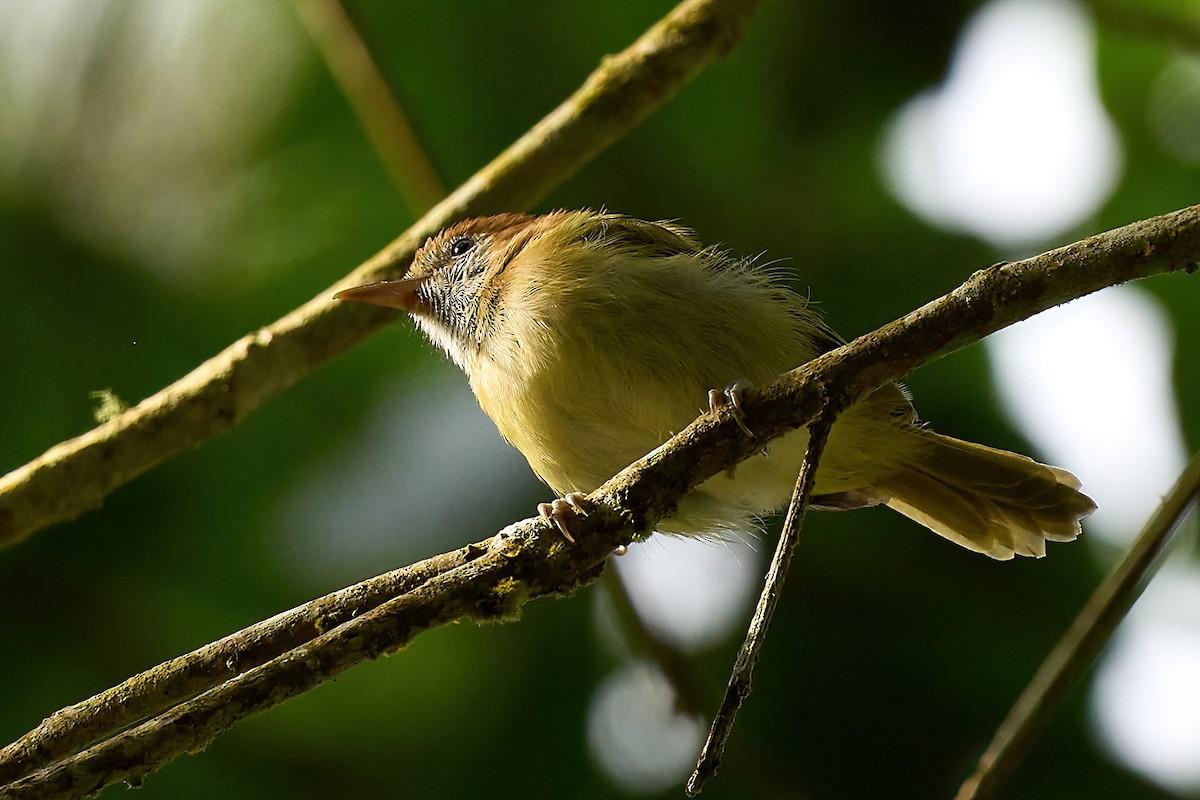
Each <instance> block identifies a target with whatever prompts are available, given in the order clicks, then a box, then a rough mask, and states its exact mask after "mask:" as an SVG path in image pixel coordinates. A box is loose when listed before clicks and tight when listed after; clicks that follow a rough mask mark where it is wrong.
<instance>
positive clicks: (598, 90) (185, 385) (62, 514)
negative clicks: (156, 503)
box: [0, 0, 763, 546]
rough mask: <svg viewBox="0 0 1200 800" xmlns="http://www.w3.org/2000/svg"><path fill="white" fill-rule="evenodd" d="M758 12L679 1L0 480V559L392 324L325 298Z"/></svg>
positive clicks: (557, 162) (518, 186)
mask: <svg viewBox="0 0 1200 800" xmlns="http://www.w3.org/2000/svg"><path fill="white" fill-rule="evenodd" d="M762 2H763V0H683V2H681V3H680V4H679V5H678V6H677V7H676V8H675V9H674V10H673V11H671V13H670V14H668V15H667V16H666V17H664V18H663V19H662V20H660V21H659V22H658V23H656V24H655V25H654V26H653V27H652V28H650V30H648V31H647V32H646V33H645V34H644V35H643V36H642V37H641V38H640V39H638V40H637V41H636V42H634V43H633V44H632V45H630V46H629V47H628V48H626V49H625V50H623V51H622V52H620V53H617V54H616V55H613V56H608V57H605V59H604V60H603V61H602V62H601V64H600V66H599V67H598V68H597V69H596V70H595V71H594V72H593V73H592V74H591V75H590V76H588V79H587V80H586V81H585V82H584V84H583V86H581V87H580V88H579V89H578V90H577V91H576V92H575V93H574V94H572V95H571V97H569V98H567V100H566V101H564V102H563V103H562V105H560V106H559V107H558V108H556V109H555V110H554V111H552V112H551V113H550V114H549V115H547V116H546V117H545V118H544V119H543V120H542V121H541V122H539V123H538V124H537V125H535V126H534V127H533V128H532V129H530V130H529V131H528V132H527V133H526V134H525V135H524V136H522V137H521V138H520V139H518V140H517V141H516V142H515V143H513V145H512V146H510V147H509V148H508V149H507V150H505V151H504V152H503V153H501V154H500V155H499V156H497V157H496V159H495V160H494V161H492V163H491V164H489V165H487V166H486V167H484V168H483V169H482V170H480V171H479V172H478V173H476V174H475V176H474V177H472V178H471V179H470V180H468V181H467V182H466V183H464V184H463V185H462V186H460V187H459V188H458V189H457V190H455V192H454V193H453V194H451V195H450V196H449V197H447V198H446V199H445V200H443V201H442V202H441V203H439V204H438V205H437V206H436V207H435V208H434V209H433V210H431V211H430V212H429V213H428V214H426V215H425V216H424V217H422V218H421V220H420V221H419V222H417V223H416V224H415V225H414V226H413V227H411V228H409V230H408V231H406V232H405V233H404V234H402V235H401V236H400V237H399V238H398V239H396V240H395V241H393V242H392V243H391V244H389V245H387V246H386V247H385V248H383V249H382V250H380V251H379V252H378V253H376V254H375V255H374V256H373V257H371V258H370V259H368V260H367V261H366V262H365V263H364V264H362V265H361V266H359V267H358V268H357V269H355V270H354V271H353V272H351V273H350V274H349V275H347V276H346V277H345V278H344V279H343V280H341V281H339V282H338V283H337V284H336V285H335V286H333V287H331V288H329V289H326V290H324V291H322V292H321V293H320V294H318V295H317V296H316V297H315V298H313V299H312V300H310V301H309V302H307V303H305V304H304V305H302V306H301V307H299V308H297V309H295V310H294V311H292V312H291V313H290V314H288V315H287V316H285V317H283V318H282V319H280V320H278V321H276V322H274V323H272V324H270V325H268V326H266V327H264V328H261V329H260V330H258V331H256V332H254V333H252V334H249V335H247V336H245V337H243V338H241V339H239V340H238V341H236V342H234V343H233V344H232V345H230V346H229V347H228V348H226V349H225V350H224V351H223V352H221V353H220V354H218V355H216V356H214V357H213V358H211V359H209V360H208V361H207V362H205V363H204V364H201V365H200V366H199V367H197V368H196V369H195V370H193V371H192V372H191V373H189V374H188V375H186V376H184V377H183V378H181V379H180V380H178V381H176V382H175V383H174V384H172V385H170V386H168V387H167V388H165V389H163V390H162V391H160V392H158V393H157V394H154V395H152V396H151V397H149V398H147V399H145V400H143V401H142V402H141V403H139V404H138V405H136V406H135V407H133V408H131V409H129V410H128V411H126V412H125V413H124V414H122V415H120V416H119V417H117V418H116V419H114V420H112V421H110V422H107V423H105V424H103V425H100V426H98V427H96V428H94V429H92V430H91V431H88V432H87V433H85V434H83V435H82V436H78V437H76V438H74V439H70V440H68V441H65V442H62V443H61V444H58V445H55V446H54V447H52V448H50V449H49V450H47V451H46V452H45V453H43V454H42V455H41V456H39V457H38V458H36V459H34V460H33V461H31V462H30V463H28V464H26V465H25V466H23V467H20V468H18V469H16V470H13V471H12V472H10V473H9V474H8V475H6V476H4V477H3V478H0V546H4V545H9V544H13V543H15V542H19V541H21V540H22V539H24V538H25V537H27V536H29V535H30V534H32V533H33V532H34V531H37V530H39V529H41V528H44V527H46V526H47V525H51V524H54V523H56V522H62V521H64V520H69V519H73V518H75V517H77V516H79V515H80V514H82V513H83V512H85V511H89V510H91V509H93V508H97V507H99V506H100V505H101V504H102V503H103V501H104V498H105V497H106V496H107V495H108V494H109V493H110V492H112V491H113V490H115V489H116V488H118V487H120V486H122V485H124V484H126V483H128V482H129V481H131V480H133V479H134V478H136V477H138V476H139V475H141V474H142V473H144V472H146V471H147V470H149V469H151V468H152V467H154V466H156V465H158V464H160V463H162V462H163V461H165V460H167V459H168V458H171V457H173V456H175V455H176V454H178V453H180V452H181V451H183V450H186V449H187V448H189V447H194V446H196V445H198V444H200V443H201V442H204V441H207V440H208V439H211V438H213V437H214V436H217V435H219V434H221V433H224V432H226V431H228V430H230V429H231V428H233V427H235V426H237V425H238V424H239V423H240V422H241V421H242V420H243V419H245V417H246V416H247V415H248V414H250V413H251V412H252V411H254V410H255V409H257V408H258V407H259V406H261V405H262V404H263V403H265V402H266V401H267V400H269V399H270V398H271V397H273V396H274V395H276V394H278V393H279V392H281V391H283V390H284V389H286V388H288V387H289V386H291V385H292V384H294V383H296V382H297V381H299V380H300V379H301V378H303V377H304V376H305V375H307V374H308V373H310V372H312V371H313V370H314V369H315V368H316V367H317V366H319V365H320V364H322V363H324V362H325V361H327V360H328V359H329V358H331V357H333V356H335V355H337V354H338V353H340V352H342V351H343V350H346V349H347V348H349V347H351V346H353V345H355V344H357V343H359V342H361V341H362V340H363V339H365V338H367V337H368V336H370V335H371V334H373V333H375V332H376V331H378V330H379V329H380V328H382V327H383V326H384V325H386V324H388V323H389V322H392V321H394V320H395V319H396V318H397V314H396V313H395V312H393V311H389V310H386V309H381V308H375V307H373V306H368V305H363V304H360V303H336V302H334V301H333V300H332V297H333V294H334V292H335V291H336V290H338V289H343V288H346V287H348V286H355V285H358V284H363V283H371V282H373V281H376V280H380V279H383V278H387V277H396V276H397V275H398V274H399V273H402V272H403V271H404V269H405V267H406V266H407V264H408V262H409V261H410V260H411V259H412V255H413V252H414V251H415V250H416V248H417V247H418V246H419V245H420V244H421V243H422V242H423V241H424V240H425V239H426V238H427V237H429V236H430V235H432V234H433V233H436V232H437V231H438V230H440V229H441V228H443V227H445V226H446V225H447V224H448V223H450V222H453V221H455V220H458V219H462V218H464V217H467V216H472V215H477V214H490V213H495V212H498V211H513V210H517V209H522V208H528V207H529V206H530V205H531V204H533V203H535V202H537V201H538V200H540V199H541V198H543V197H545V196H546V193H547V192H549V191H550V190H551V189H552V188H554V187H555V186H557V185H559V184H560V183H562V182H563V181H564V180H566V179H567V178H568V177H570V176H571V175H572V174H574V173H575V172H576V171H577V170H578V169H580V168H581V167H582V166H583V165H584V164H586V163H587V162H588V161H590V160H591V159H592V158H594V157H595V156H596V155H597V154H599V153H600V152H601V151H602V150H604V149H605V148H606V147H608V146H609V145H610V144H612V143H613V142H614V141H616V140H617V139H619V138H621V137H622V136H624V135H625V134H626V133H628V132H629V130H631V129H632V128H633V127H634V126H635V125H637V124H638V123H639V122H641V121H642V120H643V119H645V117H646V116H648V115H649V114H650V113H651V112H653V111H654V110H655V109H657V108H658V107H659V106H660V105H662V104H663V103H664V102H666V100H667V99H668V98H670V97H671V96H672V95H673V94H674V93H675V92H676V91H678V89H679V88H680V87H681V86H682V85H683V84H685V83H686V82H687V81H688V80H690V79H691V78H692V77H693V76H695V75H696V74H697V73H698V72H699V71H700V70H701V69H703V68H704V67H705V66H706V65H708V64H709V63H710V62H712V61H713V60H714V59H716V58H718V57H720V56H722V55H724V54H725V53H727V52H728V51H729V50H730V49H732V48H733V46H734V45H736V44H737V43H738V42H739V41H740V40H741V38H742V36H743V34H744V33H745V30H746V28H747V26H748V25H749V23H750V18H751V17H752V16H753V14H754V12H755V11H756V10H757V9H758V7H759V6H760V5H761V4H762Z"/></svg>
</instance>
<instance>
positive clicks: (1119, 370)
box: [987, 286, 1184, 547]
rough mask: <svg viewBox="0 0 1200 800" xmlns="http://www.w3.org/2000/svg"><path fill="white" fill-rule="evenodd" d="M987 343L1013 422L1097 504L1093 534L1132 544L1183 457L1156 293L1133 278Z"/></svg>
mask: <svg viewBox="0 0 1200 800" xmlns="http://www.w3.org/2000/svg"><path fill="white" fill-rule="evenodd" d="M987 346H988V356H989V358H990V359H991V362H992V368H993V369H994V370H995V372H996V377H997V381H996V385H997V391H999V393H1000V399H1001V401H1002V402H1003V404H1004V406H1005V408H1007V409H1008V411H1009V414H1010V415H1011V416H1012V417H1013V421H1014V422H1015V423H1016V425H1017V427H1018V428H1020V429H1021V430H1022V431H1024V432H1025V433H1026V434H1027V435H1028V436H1029V437H1030V439H1031V440H1033V441H1034V442H1035V443H1036V444H1037V445H1038V449H1039V452H1040V454H1041V455H1042V457H1043V458H1045V459H1047V460H1049V461H1051V462H1053V463H1055V464H1061V465H1064V466H1066V467H1068V468H1069V469H1070V470H1071V471H1072V472H1074V473H1075V474H1076V475H1077V476H1078V477H1079V479H1080V480H1082V481H1083V486H1084V489H1085V491H1087V493H1088V494H1089V495H1090V496H1091V497H1092V499H1094V500H1095V501H1096V503H1097V504H1098V505H1099V506H1100V507H1099V508H1098V509H1097V510H1096V513H1095V514H1093V515H1092V516H1091V517H1090V518H1089V519H1088V521H1087V523H1086V524H1087V532H1088V534H1089V536H1091V535H1099V536H1101V537H1103V538H1104V539H1106V540H1107V541H1108V542H1109V543H1111V544H1112V545H1114V546H1117V547H1124V546H1125V545H1127V544H1128V543H1129V541H1130V540H1131V539H1132V538H1133V536H1134V534H1136V533H1137V531H1138V529H1139V528H1140V527H1141V526H1142V523H1143V522H1145V520H1146V518H1147V517H1148V516H1150V512H1151V511H1153V510H1154V507H1155V506H1156V505H1157V504H1158V501H1159V498H1160V497H1161V496H1162V494H1163V493H1164V492H1166V491H1167V489H1169V488H1170V487H1171V484H1172V483H1174V481H1175V478H1176V477H1177V476H1178V475H1179V472H1180V470H1182V469H1183V464H1184V452H1183V446H1182V442H1181V439H1180V433H1179V412H1178V409H1177V408H1176V407H1175V399H1174V392H1173V390H1172V385H1171V362H1172V358H1173V353H1172V351H1173V346H1172V336H1171V330H1170V328H1169V326H1168V322H1167V319H1166V316H1165V314H1164V313H1163V310H1162V308H1161V307H1160V305H1159V303H1158V301H1156V300H1155V299H1154V298H1153V297H1151V296H1150V295H1148V294H1146V293H1145V292H1143V291H1142V290H1140V289H1138V288H1136V287H1132V286H1119V287H1114V288H1111V289H1106V290H1104V291H1103V292H1099V293H1098V294H1094V295H1091V296H1089V297H1085V298H1083V299H1082V300H1077V301H1075V302H1073V303H1070V304H1069V305H1066V306H1063V307H1061V308H1057V309H1054V310H1053V311H1051V312H1048V313H1046V314H1041V315H1039V316H1037V317H1034V318H1033V319H1030V320H1026V321H1025V322H1022V323H1019V324H1018V325H1015V326H1013V327H1011V328H1008V329H1006V330H1003V331H1000V332H999V333H997V334H995V335H993V336H991V337H989V339H988V340H987Z"/></svg>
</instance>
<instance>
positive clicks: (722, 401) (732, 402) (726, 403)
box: [708, 379, 754, 439]
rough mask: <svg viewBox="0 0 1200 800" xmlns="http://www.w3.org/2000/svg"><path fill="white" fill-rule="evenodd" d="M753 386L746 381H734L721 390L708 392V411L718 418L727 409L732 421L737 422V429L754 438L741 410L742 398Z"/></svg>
mask: <svg viewBox="0 0 1200 800" xmlns="http://www.w3.org/2000/svg"><path fill="white" fill-rule="evenodd" d="M753 388H754V384H752V383H750V381H748V380H744V379H743V380H736V381H734V382H733V383H731V384H729V385H728V386H726V387H725V389H724V390H721V389H709V390H708V410H709V412H710V413H712V415H713V416H714V417H718V418H719V417H720V416H721V411H722V410H724V409H728V410H729V413H730V414H732V415H733V419H734V421H735V422H737V424H738V427H739V428H741V429H742V431H743V432H744V433H745V434H746V435H747V436H749V437H750V438H751V439H753V438H754V431H752V430H750V428H749V427H748V426H747V425H746V412H745V411H744V410H743V409H742V397H743V396H744V395H745V393H746V390H747V389H753Z"/></svg>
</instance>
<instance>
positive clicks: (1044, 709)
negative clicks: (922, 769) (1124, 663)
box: [955, 451, 1200, 800]
mask: <svg viewBox="0 0 1200 800" xmlns="http://www.w3.org/2000/svg"><path fill="white" fill-rule="evenodd" d="M1198 496H1200V451H1198V452H1197V453H1196V454H1195V455H1193V456H1192V459H1191V461H1189V462H1188V465H1187V467H1185V468H1184V470H1183V473H1182V474H1181V475H1180V476H1179V480H1177V481H1176V482H1175V485H1174V486H1173V487H1171V491H1170V492H1168V493H1167V496H1166V497H1164V498H1163V500H1162V503H1160V504H1159V506H1158V508H1157V509H1155V511H1154V514H1153V515H1151V517H1150V519H1149V520H1147V521H1146V525H1145V526H1144V527H1143V528H1142V530H1141V532H1140V533H1139V534H1138V536H1137V539H1136V540H1134V543H1133V545H1132V546H1131V547H1130V548H1129V551H1128V552H1126V554H1125V557H1124V558H1122V559H1121V561H1120V563H1118V564H1117V565H1116V566H1115V567H1114V568H1113V570H1112V572H1110V573H1109V574H1108V577H1106V578H1105V579H1104V581H1103V582H1101V584H1100V585H1099V586H1098V587H1097V588H1096V591H1095V592H1094V593H1093V594H1092V596H1091V598H1089V599H1088V602H1087V604H1086V605H1085V606H1084V607H1083V610H1082V611H1080V612H1079V616H1078V617H1076V618H1075V621H1074V622H1072V623H1071V627H1070V628H1068V629H1067V632H1066V633H1064V634H1063V637H1062V638H1061V639H1059V641H1058V643H1057V644H1056V645H1055V646H1054V649H1053V650H1051V651H1050V654H1049V655H1048V656H1046V660H1045V661H1043V662H1042V665H1041V667H1039V668H1038V671H1037V673H1036V674H1035V675H1034V676H1033V680H1031V681H1030V682H1029V685H1028V686H1027V687H1026V688H1025V691H1024V692H1022V693H1021V696H1020V697H1019V698H1017V702H1016V703H1015V704H1013V707H1012V710H1011V711H1009V712H1008V716H1007V717H1005V718H1004V722H1002V723H1001V724H1000V727H999V728H997V729H996V733H995V735H994V736H993V737H992V741H991V743H989V744H988V747H987V750H985V751H984V753H983V755H982V756H981V757H980V759H979V764H978V765H977V766H976V767H975V772H974V773H973V774H972V775H971V777H970V778H968V779H967V780H966V781H965V782H964V783H963V785H962V786H961V787H960V788H959V790H958V794H957V795H956V796H955V798H956V800H989V799H990V798H994V797H997V796H998V795H999V793H1000V791H1001V790H1002V789H1003V787H1004V784H1005V783H1006V782H1007V780H1008V778H1009V777H1010V776H1011V775H1012V773H1013V771H1014V770H1015V769H1016V768H1017V766H1018V765H1019V764H1020V763H1021V760H1022V759H1023V758H1024V757H1025V755H1026V753H1028V752H1029V749H1030V748H1031V747H1032V746H1033V743H1034V741H1035V740H1036V739H1037V737H1038V735H1039V734H1041V732H1042V730H1043V729H1045V727H1046V725H1047V724H1048V723H1049V722H1050V720H1051V719H1052V718H1053V717H1054V714H1055V713H1056V712H1057V711H1058V707H1059V705H1060V704H1061V703H1062V699H1063V697H1064V695H1065V694H1066V692H1067V689H1069V688H1070V687H1071V685H1072V684H1073V683H1074V682H1075V681H1076V680H1078V679H1079V677H1080V676H1082V675H1083V674H1084V672H1086V671H1087V670H1088V668H1089V667H1091V665H1092V662H1093V661H1094V660H1095V658H1096V656H1097V654H1099V652H1100V649H1101V648H1102V647H1103V646H1104V644H1105V643H1106V642H1107V641H1108V640H1109V639H1110V638H1111V637H1112V634H1113V631H1114V630H1116V627H1117V626H1118V625H1119V624H1120V623H1121V621H1122V620H1123V619H1124V618H1125V615H1126V614H1128V613H1129V609H1130V608H1132V607H1133V604H1134V603H1135V602H1136V601H1137V599H1138V597H1140V596H1141V594H1142V591H1143V590H1144V589H1145V587H1146V584H1147V583H1149V581H1150V578H1151V577H1153V574H1154V572H1155V571H1156V570H1157V567H1158V565H1159V564H1160V563H1161V561H1160V559H1159V556H1160V555H1161V554H1162V552H1163V551H1164V550H1165V549H1166V548H1167V546H1168V545H1169V544H1170V543H1171V540H1172V538H1173V535H1174V533H1175V531H1177V530H1178V529H1179V523H1180V521H1181V520H1182V519H1183V517H1184V514H1185V513H1186V512H1187V510H1188V508H1189V506H1191V504H1192V503H1193V502H1195V500H1196V498H1197V497H1198Z"/></svg>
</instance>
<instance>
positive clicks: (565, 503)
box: [537, 492, 588, 544]
mask: <svg viewBox="0 0 1200 800" xmlns="http://www.w3.org/2000/svg"><path fill="white" fill-rule="evenodd" d="M586 505H587V496H586V495H584V493H583V492H570V493H568V494H566V495H565V496H563V497H559V498H557V499H556V500H554V501H553V502H550V503H538V507H537V510H538V514H539V515H541V517H542V519H545V520H547V521H548V522H550V523H551V524H553V525H554V527H555V528H557V529H558V532H559V533H561V534H562V536H563V538H564V539H566V540H567V541H568V542H570V543H571V544H575V537H573V536H572V535H571V531H570V529H569V528H568V526H567V518H568V516H569V515H570V514H578V515H579V516H581V517H586V516H587V515H588V512H587V508H586V507H585V506H586Z"/></svg>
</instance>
